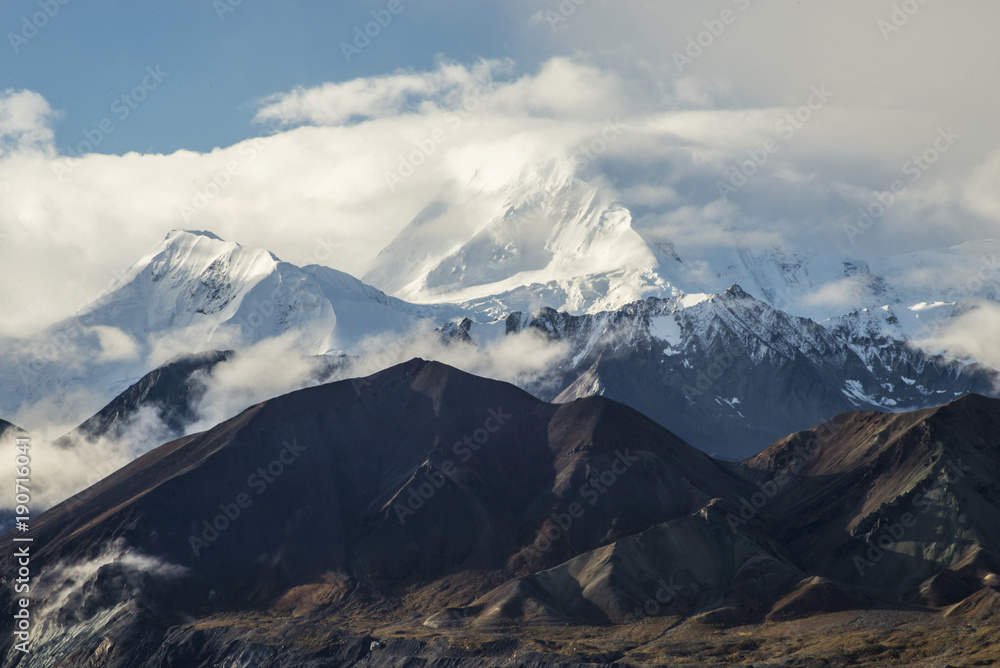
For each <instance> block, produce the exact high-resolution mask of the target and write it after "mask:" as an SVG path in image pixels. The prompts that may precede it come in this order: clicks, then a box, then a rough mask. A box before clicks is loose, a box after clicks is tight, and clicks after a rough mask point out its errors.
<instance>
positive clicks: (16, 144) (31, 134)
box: [0, 88, 56, 159]
mask: <svg viewBox="0 0 1000 668" xmlns="http://www.w3.org/2000/svg"><path fill="white" fill-rule="evenodd" d="M55 117H56V113H55V112H54V111H53V110H52V107H50V106H49V103H48V101H47V100H46V99H45V98H44V97H42V96H41V95H39V94H38V93H36V92H34V91H30V90H19V91H15V90H13V89H10V88H8V89H7V90H5V91H3V92H2V93H0V159H3V158H4V157H5V156H7V155H9V154H11V153H15V152H42V153H46V154H47V153H51V151H52V142H53V138H54V136H55V135H54V133H53V132H52V127H51V123H52V121H53V119H55Z"/></svg>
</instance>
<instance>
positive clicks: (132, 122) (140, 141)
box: [0, 0, 541, 154]
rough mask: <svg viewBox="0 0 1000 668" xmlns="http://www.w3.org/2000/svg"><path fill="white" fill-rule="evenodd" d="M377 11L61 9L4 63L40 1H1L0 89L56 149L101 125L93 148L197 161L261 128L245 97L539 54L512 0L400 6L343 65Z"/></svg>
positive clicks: (251, 0)
mask: <svg viewBox="0 0 1000 668" xmlns="http://www.w3.org/2000/svg"><path fill="white" fill-rule="evenodd" d="M53 2H55V0H53ZM387 4H388V2H387V0H383V1H381V2H329V1H326V2H319V1H316V0H307V1H304V2H296V3H282V4H280V5H277V4H276V3H265V2H261V1H260V0H243V2H241V3H240V4H238V5H236V6H235V7H231V10H232V11H222V10H220V9H219V8H218V7H217V6H215V5H213V2H211V1H210V0H201V1H198V2H177V3H168V2H137V3H132V2H124V1H122V0H104V1H97V2H84V1H83V0H72V1H71V2H69V4H67V5H60V6H59V12H58V13H57V14H56V15H55V16H54V17H52V18H51V19H50V20H49V21H48V24H47V25H45V26H44V27H43V28H41V29H40V30H38V32H37V34H36V35H34V36H33V37H32V38H31V39H30V40H28V42H27V44H20V43H19V44H17V47H18V51H17V52H16V53H15V51H14V46H13V45H12V44H11V40H10V38H9V36H8V33H10V32H13V33H15V34H21V32H22V30H23V20H24V17H26V16H27V17H28V18H29V20H30V19H31V17H32V16H33V15H34V14H36V13H37V12H39V11H41V10H40V7H39V4H38V0H8V1H7V2H5V3H3V5H2V8H0V28H2V30H3V35H4V37H5V39H4V40H3V44H2V48H0V90H3V89H7V88H14V89H29V90H33V91H36V92H38V93H40V94H42V95H43V96H44V97H45V98H46V99H47V100H48V101H49V103H50V104H51V106H52V107H53V108H54V109H55V110H57V111H59V112H61V116H60V117H59V118H58V119H57V121H56V123H55V132H56V145H57V146H58V147H60V149H63V148H65V147H67V146H73V145H75V144H77V143H78V142H79V141H81V139H82V137H83V132H84V131H85V130H92V129H93V128H94V127H97V126H98V124H99V122H100V121H101V120H102V119H104V118H105V117H111V118H112V120H113V121H115V125H116V128H115V131H114V132H112V133H111V134H110V135H108V137H107V138H106V139H105V140H103V141H102V143H101V145H100V146H99V147H97V149H96V152H100V153H115V154H121V153H124V152H127V151H140V152H144V153H167V152H172V151H175V150H177V149H192V150H198V151H207V150H210V149H211V148H213V147H215V146H228V145H231V144H234V143H235V142H237V141H239V140H241V139H244V138H246V137H248V136H252V135H254V134H257V133H258V132H260V129H259V128H257V127H254V126H253V125H252V123H251V119H252V117H253V115H254V111H255V107H254V101H255V100H257V99H258V98H261V97H264V96H266V95H270V94H273V93H276V92H280V91H285V90H289V89H292V88H294V87H295V86H304V87H309V86H315V85H318V84H320V83H323V82H327V81H345V80H349V79H354V78H358V77H367V76H373V75H378V74H384V73H387V72H391V71H393V70H395V69H398V68H410V69H416V70H426V69H431V68H433V66H434V64H435V60H436V59H437V58H439V57H441V56H444V57H447V58H450V59H454V60H458V61H463V62H464V61H474V60H476V59H477V58H504V57H515V56H516V58H517V60H518V63H519V65H520V66H523V67H529V68H530V67H532V66H533V65H534V64H537V62H538V59H539V57H540V52H541V49H540V48H539V46H540V44H539V43H538V41H537V40H535V41H527V40H524V39H523V36H524V31H523V26H524V23H525V22H526V19H527V18H528V16H530V14H528V15H526V14H525V12H524V11H523V9H519V7H518V6H516V3H468V2H456V1H453V0H435V1H434V2H433V3H431V2H428V1H420V0H401V6H402V11H401V12H400V13H399V14H397V15H392V20H391V22H390V23H389V24H388V25H387V26H386V27H385V28H384V29H382V32H381V34H380V35H379V36H378V37H377V38H375V39H374V40H372V42H371V44H370V45H369V46H368V47H367V48H366V49H364V51H362V53H361V54H360V55H353V57H352V59H351V62H347V60H346V59H345V56H344V54H343V52H342V49H341V46H340V44H341V43H342V42H349V43H350V42H352V41H353V39H354V28H355V27H357V26H364V24H365V23H367V22H369V21H371V20H372V18H373V17H372V16H371V14H370V12H372V11H375V12H384V11H385V10H386V7H387ZM220 16H221V18H220ZM382 16H383V17H384V16H385V14H382ZM39 22H41V21H39ZM534 32H535V33H536V34H537V33H538V32H539V31H534ZM28 34H31V33H30V31H29V32H28ZM157 65H158V66H159V67H160V68H161V69H162V71H163V72H165V73H169V76H168V77H167V78H166V79H165V80H164V81H163V84H162V85H161V86H159V87H157V89H156V90H154V91H151V92H150V93H149V95H148V97H147V98H146V99H145V100H143V102H142V103H141V104H139V105H137V107H136V109H134V110H133V111H132V113H131V114H130V115H129V117H128V118H126V119H125V120H124V121H122V122H120V123H119V122H117V118H116V117H117V116H118V115H119V114H118V113H117V112H116V111H112V109H111V105H112V104H113V103H114V101H115V100H116V99H117V98H118V97H119V96H120V95H121V94H122V93H126V94H127V93H128V92H129V91H131V90H132V89H133V88H134V87H135V86H136V85H141V82H142V79H143V77H144V76H145V74H146V72H145V69H146V67H147V66H153V67H155V66H157Z"/></svg>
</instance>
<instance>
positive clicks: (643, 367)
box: [470, 286, 1000, 459]
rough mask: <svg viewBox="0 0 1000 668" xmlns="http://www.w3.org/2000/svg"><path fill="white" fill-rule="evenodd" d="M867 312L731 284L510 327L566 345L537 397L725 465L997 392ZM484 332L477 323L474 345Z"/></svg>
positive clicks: (544, 314) (991, 383)
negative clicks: (815, 316) (589, 411)
mask: <svg viewBox="0 0 1000 668" xmlns="http://www.w3.org/2000/svg"><path fill="white" fill-rule="evenodd" d="M879 313H880V314H883V315H885V314H891V311H889V309H884V310H879ZM862 315H864V314H862V313H856V314H853V315H852V316H848V317H845V318H842V319H840V320H838V321H831V322H824V323H817V322H814V321H812V320H809V319H806V318H799V317H795V316H791V315H788V314H787V313H784V312H782V311H780V310H778V309H775V308H773V307H771V306H770V305H769V304H767V303H766V302H763V301H761V300H758V299H755V298H754V297H752V296H751V295H749V294H747V293H746V292H744V291H743V290H742V289H741V288H740V287H739V286H733V287H732V288H730V289H729V290H727V291H725V292H724V293H722V294H718V295H685V296H681V297H675V298H671V299H657V298H650V299H647V300H644V301H640V302H635V303H632V304H628V305H626V306H625V307H623V308H621V309H619V310H617V311H611V312H602V313H596V314H585V315H571V314H568V313H565V312H557V311H555V310H553V309H543V310H541V311H539V312H538V313H537V314H535V315H534V316H528V315H525V314H523V313H520V312H516V313H513V314H511V316H510V317H509V318H508V319H507V321H506V330H507V332H508V333H509V332H516V331H521V330H523V329H525V328H534V329H536V330H538V331H541V332H544V333H545V334H546V335H547V336H548V337H550V338H552V339H554V340H561V341H566V342H568V344H569V350H570V351H571V357H570V358H569V359H567V361H566V364H565V365H564V366H563V367H562V369H561V371H562V376H561V378H562V384H561V385H560V386H558V387H557V388H556V389H555V390H550V389H547V388H541V387H539V388H530V389H532V390H533V391H534V392H535V393H536V394H538V395H539V396H542V397H543V398H547V399H553V400H556V401H569V400H572V399H576V398H579V397H584V396H590V395H595V394H599V395H603V396H607V397H609V398H612V399H615V400H617V401H621V402H623V403H626V404H628V405H630V406H632V407H634V408H636V409H638V410H639V411H641V412H643V413H645V414H646V415H648V416H650V417H652V418H653V419H654V420H656V421H657V422H659V423H660V424H662V425H664V426H666V427H667V428H668V429H670V430H671V431H673V432H674V433H676V434H678V435H679V436H681V437H682V438H684V439H685V440H686V441H688V442H690V443H692V444H694V445H696V446H698V447H700V448H702V449H703V450H705V451H706V452H709V453H710V454H714V455H716V456H720V457H723V458H729V459H742V458H744V457H748V456H751V455H753V454H755V453H756V452H758V451H760V450H761V449H762V448H763V447H765V446H766V445H768V444H769V443H772V442H773V441H775V440H777V439H778V438H780V437H782V436H784V435H787V434H789V433H792V432H795V431H798V430H801V429H805V428H807V427H808V426H809V424H810V423H811V422H818V421H824V420H828V419H830V418H831V417H833V416H834V415H836V414H838V413H841V412H846V411H853V410H879V411H887V412H896V411H903V410H913V409H917V408H924V407H928V406H934V405H938V404H941V403H943V402H945V401H950V400H952V399H954V398H955V397H958V396H961V395H963V394H967V393H970V392H974V393H979V394H987V395H993V396H996V394H997V387H998V380H1000V375H998V373H997V372H996V370H994V369H990V368H987V367H983V366H980V365H977V364H973V363H965V362H957V361H949V360H946V359H944V358H942V357H940V356H932V355H929V354H927V353H925V352H923V351H921V350H919V349H917V348H915V347H913V346H912V345H910V344H908V343H907V341H906V340H905V338H897V337H893V336H892V335H891V333H889V332H887V330H886V329H885V328H880V327H877V326H873V325H874V324H875V323H877V322H878V319H875V318H863V317H862ZM887 317H891V315H890V316H887ZM477 335H478V332H477V328H476V327H472V328H471V331H470V337H471V338H472V340H474V341H475V340H476V337H477Z"/></svg>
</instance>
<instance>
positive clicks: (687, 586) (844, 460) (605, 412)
mask: <svg viewBox="0 0 1000 668" xmlns="http://www.w3.org/2000/svg"><path fill="white" fill-rule="evenodd" d="M998 427H1000V401H996V400H990V399H986V398H983V397H966V398H963V399H960V400H958V401H955V402H953V403H951V404H948V405H945V406H943V407H939V408H936V409H931V410H927V411H920V412H915V413H908V414H900V415H887V414H875V413H854V414H847V415H845V416H841V417H840V418H838V420H837V421H836V422H835V423H828V424H826V425H823V426H821V427H819V428H816V429H815V430H813V431H812V432H810V433H805V432H803V433H798V434H795V435H792V436H790V437H788V438H787V439H784V440H782V441H779V442H778V443H776V444H774V445H773V446H772V447H771V448H769V449H767V450H766V451H765V452H763V453H761V454H760V455H758V456H757V457H755V458H753V459H751V460H748V461H747V462H744V463H742V464H739V465H737V464H725V463H722V462H718V461H716V460H713V459H711V458H710V457H708V456H706V455H704V454H702V453H701V452H699V451H697V450H695V449H694V448H692V447H690V446H688V445H686V444H685V443H684V442H683V441H681V440H680V439H678V438H676V437H675V436H673V435H672V434H671V433H670V432H668V431H666V430H664V429H663V428H662V427H660V426H658V425H656V424H655V423H654V422H652V421H651V420H649V419H647V418H645V417H643V416H642V415H640V414H638V413H636V412H635V411H633V410H632V409H629V408H627V407H625V406H622V405H620V404H617V403H615V402H613V401H610V400H607V399H604V398H601V397H589V398H585V399H580V400H576V401H573V402H570V403H567V404H563V405H553V404H546V403H544V402H541V401H539V400H537V399H535V398H533V397H531V396H530V395H528V394H527V393H525V392H523V391H521V390H519V389H517V388H515V387H514V386H512V385H509V384H506V383H500V382H497V381H491V380H486V379H482V378H477V377H475V376H471V375H469V374H466V373H463V372H461V371H458V370H456V369H453V368H450V367H447V366H445V365H442V364H439V363H436V362H425V361H423V360H412V361H410V362H408V363H406V364H403V365H399V366H396V367H393V368H390V369H387V370H385V371H383V372H379V373H377V374H375V375H373V376H369V377H367V378H362V379H353V380H350V381H340V382H336V383H331V384H327V385H323V386H318V387H314V388H309V389H306V390H300V391H297V392H293V393H291V394H289V395H285V396H282V397H278V398H276V399H272V400H269V401H266V402H263V403H261V404H258V405H256V406H253V407H252V408H250V409H248V410H246V411H244V412H243V413H241V414H240V415H238V416H237V417H235V418H233V419H231V420H228V421H226V422H223V423H222V424H220V425H218V426H217V427H215V428H213V429H211V430H209V431H207V432H204V433H200V434H193V435H191V436H187V437H185V438H182V439H179V440H177V441H173V442H171V443H168V444H165V445H163V446H161V447H159V448H157V449H156V450H154V451H152V452H150V453H148V454H146V455H144V456H143V457H140V458H139V459H137V460H136V461H134V462H132V463H131V464H129V465H127V466H126V467H125V468H123V469H121V470H120V471H118V472H116V473H114V474H113V475H111V476H110V477H108V478H107V479H105V480H103V481H101V482H100V483H98V484H97V485H95V486H93V487H91V488H89V489H88V490H86V491H84V492H82V493H81V494H79V495H78V496H77V497H76V498H74V499H71V500H70V501H69V502H67V503H64V504H61V505H59V506H57V507H55V508H53V509H51V510H50V511H48V512H46V513H44V514H43V515H41V516H40V517H38V518H37V519H35V520H34V521H33V522H32V533H31V536H32V537H33V538H34V540H35V542H34V543H33V549H32V567H33V569H36V570H35V571H33V572H34V573H35V574H36V575H35V576H34V577H35V579H34V580H33V582H34V586H33V589H32V592H33V594H32V595H33V597H34V599H33V600H37V601H46V602H47V603H46V604H45V605H42V606H40V607H39V608H37V609H36V610H35V616H34V617H33V620H34V621H33V623H34V627H33V628H34V629H35V636H34V644H33V651H32V657H31V659H30V661H32V662H34V663H32V664H31V665H47V666H70V665H74V666H75V665H87V663H88V662H94V661H99V662H100V663H101V665H108V666H136V665H148V666H164V665H176V664H177V663H178V662H180V663H184V662H187V663H192V662H195V663H197V661H200V660H204V659H205V658H206V657H208V656H211V657H213V659H212V660H213V661H216V662H227V661H233V660H236V658H237V657H243V658H242V659H240V660H251V659H252V660H255V661H256V662H257V663H258V664H259V665H275V666H292V665H310V663H309V662H310V661H313V662H320V661H321V659H322V657H323V656H324V653H326V654H325V656H327V657H332V656H337V657H339V658H338V660H339V661H341V662H350V661H356V660H359V659H360V658H361V657H362V656H367V653H368V652H374V651H375V649H376V647H375V646H374V645H373V646H372V647H371V649H369V650H367V652H365V651H362V650H361V649H360V647H361V646H360V645H359V643H358V642H357V641H358V640H359V639H361V640H365V641H366V642H367V641H368V639H369V638H372V636H371V635H370V634H367V633H368V632H367V631H365V630H364V629H372V628H374V627H375V626H378V627H379V628H382V629H383V630H384V632H386V633H388V632H389V631H386V630H385V629H394V630H393V631H392V633H393V634H398V635H400V637H402V638H414V639H415V638H418V637H420V638H429V637H430V638H432V637H433V636H428V635H427V634H428V633H431V632H433V631H434V630H436V629H437V630H441V629H445V630H447V637H449V638H452V639H454V640H456V641H457V642H461V641H462V638H469V637H477V638H478V637H480V636H479V635H478V634H480V633H481V632H482V633H487V634H493V635H494V637H495V634H496V633H497V630H498V629H507V631H503V633H509V632H510V630H511V629H515V628H519V627H518V625H521V624H529V625H534V624H540V625H541V626H534V627H531V628H536V629H539V628H542V629H544V628H547V627H546V625H550V624H553V623H555V624H558V625H562V624H565V623H567V622H569V623H571V624H600V625H608V624H618V625H619V626H616V627H614V628H616V629H624V631H620V632H616V636H615V637H619V638H620V637H621V633H622V632H625V633H629V634H631V633H639V635H638V636H635V638H636V639H634V640H628V641H627V643H626V644H628V643H631V644H630V645H628V646H629V647H631V648H633V649H635V648H637V647H639V646H640V645H642V646H643V647H646V646H651V644H655V642H654V639H655V638H664V637H666V636H665V634H666V632H667V631H670V630H671V629H674V628H676V629H678V631H677V633H692V632H697V630H698V629H704V625H706V624H709V625H715V626H722V627H725V626H728V625H733V624H748V623H749V624H757V623H761V622H763V621H764V620H770V621H771V622H772V623H774V624H781V623H784V622H785V621H787V620H792V621H794V620H796V619H800V618H802V617H810V616H818V617H819V618H823V619H825V617H824V616H825V615H830V614H835V613H839V612H845V611H846V612H849V613H851V614H856V615H866V614H867V613H864V612H863V611H864V610H865V609H866V608H868V607H873V609H874V612H873V613H872V615H874V616H869V617H864V619H876V620H877V619H879V617H878V616H879V615H883V616H884V615H886V614H887V611H891V610H893V609H898V610H900V611H906V612H908V614H910V615H911V617H910V622H909V623H911V624H912V625H914V627H915V628H923V629H927V628H931V627H932V626H933V622H932V621H929V620H933V619H938V616H935V615H939V614H940V613H931V612H928V606H933V607H936V608H938V609H939V610H940V611H941V613H944V612H947V613H948V614H950V615H953V616H955V617H956V618H957V617H960V616H963V615H964V617H961V618H962V619H967V620H971V619H973V617H974V616H976V615H987V616H988V614H989V609H990V608H989V606H990V605H991V603H990V601H991V600H992V599H991V598H990V596H991V595H992V592H993V589H994V588H995V587H997V586H1000V579H998V578H1000V573H998V570H1000V560H998V559H997V557H996V550H997V549H998V547H1000V535H998V532H997V528H996V527H997V526H1000V524H998V523H997V519H998V515H1000V483H998V482H997V481H998V480H1000V441H998V440H997V439H998V438H1000V437H998V436H997V434H1000V429H998ZM810 441H814V443H810ZM800 452H805V453H806V454H805V455H800V454H799V453H800ZM797 456H799V457H802V462H800V463H799V464H798V465H794V464H793V462H794V460H795V457H797ZM949 459H954V461H955V463H953V464H949ZM948 466H957V470H958V471H960V472H962V474H961V475H957V476H956V477H955V479H954V480H946V481H945V482H944V483H941V484H939V483H938V482H937V481H936V480H937V477H939V476H940V474H941V472H942V471H944V470H945V468H946V467H948ZM914 499H921V503H912V505H914V507H915V508H919V507H921V504H922V503H923V502H924V501H923V500H928V501H929V502H930V503H931V504H932V505H933V507H934V512H933V513H928V514H927V515H926V516H921V517H920V518H919V519H918V520H917V521H916V522H915V523H911V522H910V521H909V520H904V519H903V518H902V517H901V516H900V517H896V515H893V514H892V513H893V512H897V511H898V510H902V508H899V509H897V510H893V506H892V505H891V504H892V503H893V502H894V501H896V500H899V501H900V502H901V503H904V502H905V503H911V502H912V501H913V500H914ZM913 514H914V515H916V514H917V513H916V512H915V511H914V512H913ZM882 517H884V519H880V518H882ZM895 522H898V523H900V524H901V525H904V524H905V525H907V529H908V530H910V533H908V534H906V535H905V536H904V537H903V538H901V539H898V540H897V541H896V543H895V544H894V545H891V546H886V547H884V548H883V550H884V551H885V552H886V556H882V557H879V558H877V559H876V558H872V559H870V560H871V561H872V562H873V563H872V566H871V568H872V569H873V570H871V571H870V573H871V575H870V576H868V574H867V573H859V574H856V575H851V572H850V571H851V569H852V568H856V563H857V562H856V560H854V559H853V558H852V557H853V556H858V555H857V554H855V553H854V550H856V549H860V550H862V552H861V553H860V554H861V556H862V557H864V558H868V555H867V553H866V552H864V550H865V549H866V547H867V545H866V543H865V541H866V540H868V541H871V540H872V539H873V538H874V539H875V541H876V544H878V536H879V535H880V534H879V532H880V531H885V530H890V531H891V529H886V527H891V526H893V525H894V523H895ZM890 552H891V553H892V556H889V555H888V553H890ZM16 559H17V556H16V554H15V548H14V547H11V546H10V544H8V547H6V548H3V550H2V551H0V566H3V568H2V571H3V572H5V573H12V572H16V571H14V570H13V566H12V564H14V563H15V562H16ZM5 577H7V578H8V579H7V581H6V584H7V585H8V588H5V589H4V592H5V598H4V600H3V606H2V607H3V608H4V609H5V610H7V611H8V613H10V612H11V611H12V606H13V605H14V604H15V603H14V599H13V594H12V590H11V589H9V585H10V584H11V582H10V579H9V578H10V576H5ZM6 618H7V619H12V617H10V616H9V614H8V615H7V616H6ZM661 618H662V619H661ZM623 622H627V623H626V624H624V625H623V626H622V625H621V624H622V623H623ZM865 623H867V622H865ZM512 624H513V625H514V626H511V625H512ZM276 625H277V626H276ZM331 626H332V630H331V628H330V627H331ZM321 627H325V628H327V631H325V632H324V633H322V634H321V635H320V636H317V635H315V634H316V633H317V629H318V628H321ZM279 628H280V629H282V630H281V631H280V632H279V631H278V629H279ZM552 628H562V627H561V626H559V627H552ZM605 628H607V627H606V626H605ZM772 628H773V627H772ZM640 629H647V630H649V629H659V630H658V631H655V630H654V636H653V638H652V639H651V637H650V636H648V635H646V636H643V633H645V631H643V632H641V633H640ZM786 630H787V629H786ZM274 633H278V634H279V635H278V636H275V635H273V634H274ZM535 633H541V632H540V631H536V632H535ZM602 633H604V634H605V635H607V642H609V643H611V642H612V637H611V635H610V634H607V633H605V632H602ZM366 634H367V635H366ZM470 634H471V635H470ZM439 635H440V633H439ZM8 637H10V636H9V634H8ZM567 637H569V638H574V637H577V636H572V635H571V636H567ZM641 637H644V638H645V639H640V638H641ZM280 638H283V639H280ZM374 639H375V638H372V640H374ZM413 642H414V644H412V645H409V646H407V645H405V644H403V645H399V646H397V650H396V651H397V653H394V654H387V655H385V657H384V658H381V659H380V658H378V657H377V656H372V657H371V658H370V659H368V658H366V661H370V662H374V663H371V664H370V665H392V664H391V661H393V660H395V659H393V658H392V657H398V656H404V657H406V656H415V655H416V654H417V653H423V652H426V651H430V650H429V647H430V646H429V645H426V644H420V643H417V642H416V641H415V640H414V641H413ZM431 642H433V641H432V640H431ZM561 642H575V640H570V641H567V640H566V637H564V639H563V641H561ZM615 642H616V643H617V642H618V641H615ZM925 642H929V641H925V640H921V641H920V643H925ZM11 644H12V641H11V640H8V641H7V644H6V645H5V646H4V651H5V652H6V657H5V661H4V665H11V666H12V665H15V663H16V661H18V660H19V656H18V653H17V652H16V651H14V650H12V649H11ZM588 644H590V643H588ZM619 644H620V643H619ZM285 645H291V646H293V647H294V649H293V650H291V651H289V652H285V653H282V652H277V651H276V648H277V647H278V646H282V647H283V646H285ZM376 645H379V643H376ZM504 646H505V647H506V646H508V645H504ZM509 646H511V647H516V646H517V643H514V645H509ZM616 646H617V645H616ZM405 647H409V649H405ZM348 648H350V649H348ZM466 649H468V647H467V648H466ZM564 650H568V645H567V646H564V647H562V650H561V651H564ZM347 651H349V652H350V653H352V655H353V656H354V659H348V658H347V657H346V656H344V655H343V654H342V652H347ZM497 651H498V652H506V651H508V650H503V649H500V648H498V649H497ZM354 653H357V654H354ZM400 653H401V654H400ZM595 653H596V650H595ZM728 653H729V650H726V654H728ZM446 656H450V655H442V658H444V657H446ZM619 656H621V655H614V656H605V658H604V659H600V661H601V662H610V661H615V660H616V659H617V657H619ZM656 656H657V657H659V658H658V659H657V660H659V661H661V662H662V657H663V656H665V655H664V654H656ZM307 659H308V660H307ZM380 661H386V662H390V663H380ZM317 665H321V663H318V664H317ZM442 665H444V664H442ZM449 665H461V666H465V665H473V664H466V663H454V662H453V663H452V664H449Z"/></svg>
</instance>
